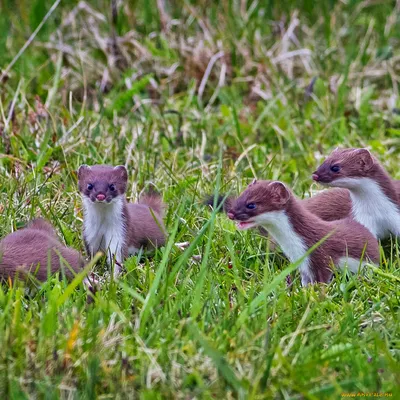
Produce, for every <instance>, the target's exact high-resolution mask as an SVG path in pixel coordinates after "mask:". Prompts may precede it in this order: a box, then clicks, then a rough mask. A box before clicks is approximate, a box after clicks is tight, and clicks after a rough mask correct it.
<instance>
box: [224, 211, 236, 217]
mask: <svg viewBox="0 0 400 400" xmlns="http://www.w3.org/2000/svg"><path fill="white" fill-rule="evenodd" d="M226 215H227V216H228V218H229V219H235V214H234V213H233V212H231V211H229V212H228V213H227V214H226Z"/></svg>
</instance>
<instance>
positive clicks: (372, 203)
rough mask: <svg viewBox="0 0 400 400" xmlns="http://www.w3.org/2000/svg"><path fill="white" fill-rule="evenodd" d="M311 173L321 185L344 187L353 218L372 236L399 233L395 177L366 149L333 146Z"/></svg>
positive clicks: (396, 182)
mask: <svg viewBox="0 0 400 400" xmlns="http://www.w3.org/2000/svg"><path fill="white" fill-rule="evenodd" d="M312 177H313V179H314V180H315V181H316V182H319V183H321V184H323V185H326V186H335V187H341V188H346V189H348V190H349V191H350V197H351V202H352V212H351V214H352V216H353V218H354V219H355V220H356V221H358V222H359V223H360V224H362V225H364V226H366V227H367V228H368V229H369V230H370V231H371V232H372V233H373V235H374V236H375V237H377V238H379V239H383V238H386V237H388V236H389V235H390V233H393V234H394V235H396V236H399V235H400V208H399V204H400V197H399V195H398V187H399V181H396V180H394V179H392V178H391V177H390V176H389V174H388V173H387V172H386V171H385V169H384V168H383V167H382V165H381V164H380V163H379V161H378V160H377V159H376V158H375V157H374V156H373V155H372V154H371V153H370V152H369V151H368V150H367V149H344V150H340V149H336V150H335V151H334V152H333V153H332V154H331V155H330V156H329V157H328V158H327V159H326V160H325V161H324V162H323V164H321V165H320V166H319V167H318V169H317V170H316V171H315V172H314V174H313V176H312Z"/></svg>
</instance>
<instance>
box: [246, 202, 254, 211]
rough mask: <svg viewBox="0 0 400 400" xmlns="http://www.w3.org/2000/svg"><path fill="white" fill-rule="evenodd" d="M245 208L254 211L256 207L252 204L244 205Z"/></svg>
mask: <svg viewBox="0 0 400 400" xmlns="http://www.w3.org/2000/svg"><path fill="white" fill-rule="evenodd" d="M246 208H248V209H249V210H254V209H255V208H256V205H255V204H254V203H249V204H246Z"/></svg>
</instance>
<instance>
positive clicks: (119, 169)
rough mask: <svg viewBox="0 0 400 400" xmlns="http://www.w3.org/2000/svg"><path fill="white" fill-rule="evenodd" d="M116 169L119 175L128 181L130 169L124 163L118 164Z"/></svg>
mask: <svg viewBox="0 0 400 400" xmlns="http://www.w3.org/2000/svg"><path fill="white" fill-rule="evenodd" d="M114 171H116V172H118V176H119V178H120V179H122V180H124V181H127V180H128V171H127V170H126V168H125V167H124V166H123V165H117V166H116V167H114Z"/></svg>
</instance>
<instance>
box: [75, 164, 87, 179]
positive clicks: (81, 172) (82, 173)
mask: <svg viewBox="0 0 400 400" xmlns="http://www.w3.org/2000/svg"><path fill="white" fill-rule="evenodd" d="M88 171H90V167H89V165H86V164H82V165H81V166H80V167H79V169H78V179H81V178H83V177H84V176H85V174H86V172H88Z"/></svg>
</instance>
